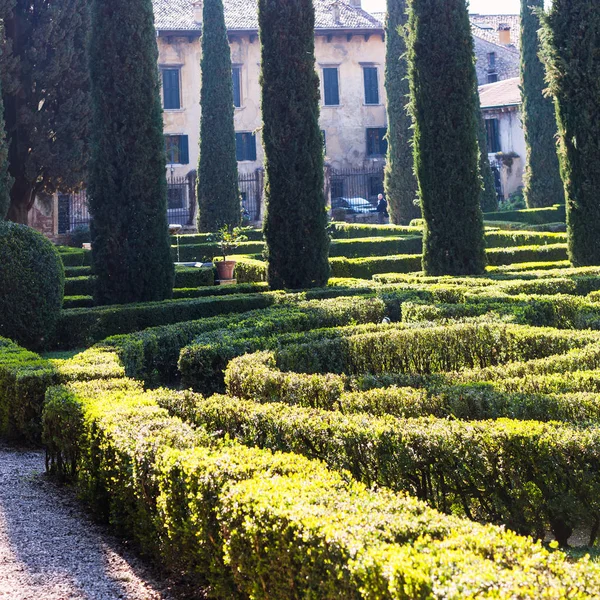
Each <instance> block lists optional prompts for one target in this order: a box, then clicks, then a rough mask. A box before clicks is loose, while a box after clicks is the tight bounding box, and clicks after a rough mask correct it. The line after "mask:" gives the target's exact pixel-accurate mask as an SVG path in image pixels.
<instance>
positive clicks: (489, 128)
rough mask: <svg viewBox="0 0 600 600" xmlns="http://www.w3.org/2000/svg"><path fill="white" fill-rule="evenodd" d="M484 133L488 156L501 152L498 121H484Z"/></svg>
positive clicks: (493, 119)
mask: <svg viewBox="0 0 600 600" xmlns="http://www.w3.org/2000/svg"><path fill="white" fill-rule="evenodd" d="M485 133H486V142H487V151H488V154H497V153H498V152H502V145H501V140H500V119H498V118H492V119H485Z"/></svg>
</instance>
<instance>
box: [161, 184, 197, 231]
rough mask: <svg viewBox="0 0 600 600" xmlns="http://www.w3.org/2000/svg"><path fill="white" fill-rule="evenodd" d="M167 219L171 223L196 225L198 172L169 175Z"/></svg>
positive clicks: (185, 225) (187, 225)
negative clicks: (178, 175) (175, 175)
mask: <svg viewBox="0 0 600 600" xmlns="http://www.w3.org/2000/svg"><path fill="white" fill-rule="evenodd" d="M167 185H168V187H167V220H168V222H169V225H183V226H184V227H194V226H195V225H196V173H195V172H192V173H190V174H188V175H187V176H185V177H172V176H169V177H167Z"/></svg>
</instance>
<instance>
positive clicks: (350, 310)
mask: <svg viewBox="0 0 600 600" xmlns="http://www.w3.org/2000/svg"><path fill="white" fill-rule="evenodd" d="M385 312H386V308H385V304H384V302H383V301H382V300H380V299H376V298H357V297H350V298H336V299H330V300H318V301H312V302H307V303H305V304H304V305H298V306H296V307H288V308H286V309H278V310H271V311H269V312H268V313H264V312H263V313H262V314H261V315H260V316H258V317H252V318H249V319H247V320H245V321H237V322H235V323H233V324H232V325H230V326H229V327H227V328H225V327H224V328H222V329H218V330H214V331H211V332H210V333H205V334H204V335H202V336H200V337H198V338H196V339H195V340H194V341H193V342H192V343H191V344H190V345H189V346H186V347H185V348H183V350H182V351H181V354H180V357H179V370H180V372H181V381H182V385H183V386H184V387H191V388H193V389H194V390H196V391H201V392H204V393H212V392H217V391H224V379H223V374H224V372H225V368H226V367H227V363H228V362H229V360H231V359H232V358H233V357H235V356H239V355H240V354H245V353H246V352H254V351H256V350H262V349H264V348H272V347H274V346H277V345H282V344H284V343H292V342H293V341H294V342H298V341H299V340H300V341H302V339H303V338H304V337H306V333H305V334H304V335H301V336H294V337H292V339H291V340H285V339H284V337H283V334H289V333H299V332H308V331H309V330H311V329H313V330H314V329H319V328H327V327H339V326H343V325H350V324H355V323H379V322H381V320H382V318H383V317H384V316H385ZM336 334H337V333H336V332H334V335H336ZM317 335H318V337H317V339H319V340H320V339H322V338H323V337H324V335H322V334H321V333H320V332H319V333H318V334H317Z"/></svg>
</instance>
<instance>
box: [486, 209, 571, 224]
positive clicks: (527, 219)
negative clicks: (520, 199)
mask: <svg viewBox="0 0 600 600" xmlns="http://www.w3.org/2000/svg"><path fill="white" fill-rule="evenodd" d="M484 216H485V220H486V221H514V222H517V223H528V224H530V225H543V224H546V223H555V222H559V221H562V220H564V219H565V218H566V213H565V207H564V206H562V205H560V206H556V205H555V206H553V207H551V208H530V209H525V210H515V211H501V212H495V213H486V214H485V215H484Z"/></svg>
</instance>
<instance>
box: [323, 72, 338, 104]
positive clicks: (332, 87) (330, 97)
mask: <svg viewBox="0 0 600 600" xmlns="http://www.w3.org/2000/svg"><path fill="white" fill-rule="evenodd" d="M323 91H324V92H325V105H327V106H337V105H338V104H339V103H340V90H339V85H338V70H337V67H330V68H327V69H323Z"/></svg>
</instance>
